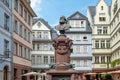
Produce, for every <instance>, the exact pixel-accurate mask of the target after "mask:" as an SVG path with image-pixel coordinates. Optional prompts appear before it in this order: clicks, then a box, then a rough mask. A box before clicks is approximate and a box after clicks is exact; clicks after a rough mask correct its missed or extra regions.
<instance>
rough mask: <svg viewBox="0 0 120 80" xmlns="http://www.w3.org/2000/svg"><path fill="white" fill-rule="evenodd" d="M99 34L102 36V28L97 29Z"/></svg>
mask: <svg viewBox="0 0 120 80" xmlns="http://www.w3.org/2000/svg"><path fill="white" fill-rule="evenodd" d="M97 34H98V35H100V34H102V28H101V27H98V28H97Z"/></svg>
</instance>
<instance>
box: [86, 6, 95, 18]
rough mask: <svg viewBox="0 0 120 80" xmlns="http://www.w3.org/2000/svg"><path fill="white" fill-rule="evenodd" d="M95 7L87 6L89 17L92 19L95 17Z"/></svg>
mask: <svg viewBox="0 0 120 80" xmlns="http://www.w3.org/2000/svg"><path fill="white" fill-rule="evenodd" d="M95 8H96V7H95V6H88V10H89V12H90V14H91V16H92V17H94V16H95V14H96V13H95Z"/></svg>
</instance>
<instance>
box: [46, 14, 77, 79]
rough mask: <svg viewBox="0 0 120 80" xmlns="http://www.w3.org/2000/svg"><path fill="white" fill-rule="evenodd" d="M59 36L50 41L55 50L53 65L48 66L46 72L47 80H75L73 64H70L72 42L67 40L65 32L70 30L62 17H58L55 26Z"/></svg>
mask: <svg viewBox="0 0 120 80" xmlns="http://www.w3.org/2000/svg"><path fill="white" fill-rule="evenodd" d="M55 28H56V29H57V30H59V32H60V35H59V36H58V37H57V38H55V39H54V40H53V41H52V44H53V47H54V49H55V63H54V64H50V70H49V71H48V72H47V80H75V76H76V72H75V71H74V70H73V67H74V66H73V64H70V54H71V52H72V50H73V49H72V40H71V39H69V38H67V37H66V35H65V31H66V30H68V29H69V28H70V25H69V24H68V23H67V20H66V18H65V17H64V16H62V17H60V20H59V25H57V26H55Z"/></svg>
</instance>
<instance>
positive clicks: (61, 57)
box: [53, 35, 72, 63]
mask: <svg viewBox="0 0 120 80" xmlns="http://www.w3.org/2000/svg"><path fill="white" fill-rule="evenodd" d="M71 46H72V40H71V39H69V38H67V37H66V36H65V35H59V37H58V38H56V39H54V40H53V47H54V48H55V63H70V54H71V51H72V49H71Z"/></svg>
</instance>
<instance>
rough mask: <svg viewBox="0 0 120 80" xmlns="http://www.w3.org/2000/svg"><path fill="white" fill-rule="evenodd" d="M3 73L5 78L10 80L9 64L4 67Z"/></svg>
mask: <svg viewBox="0 0 120 80" xmlns="http://www.w3.org/2000/svg"><path fill="white" fill-rule="evenodd" d="M3 73H4V74H3V80H8V66H5V67H4V70H3Z"/></svg>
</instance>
